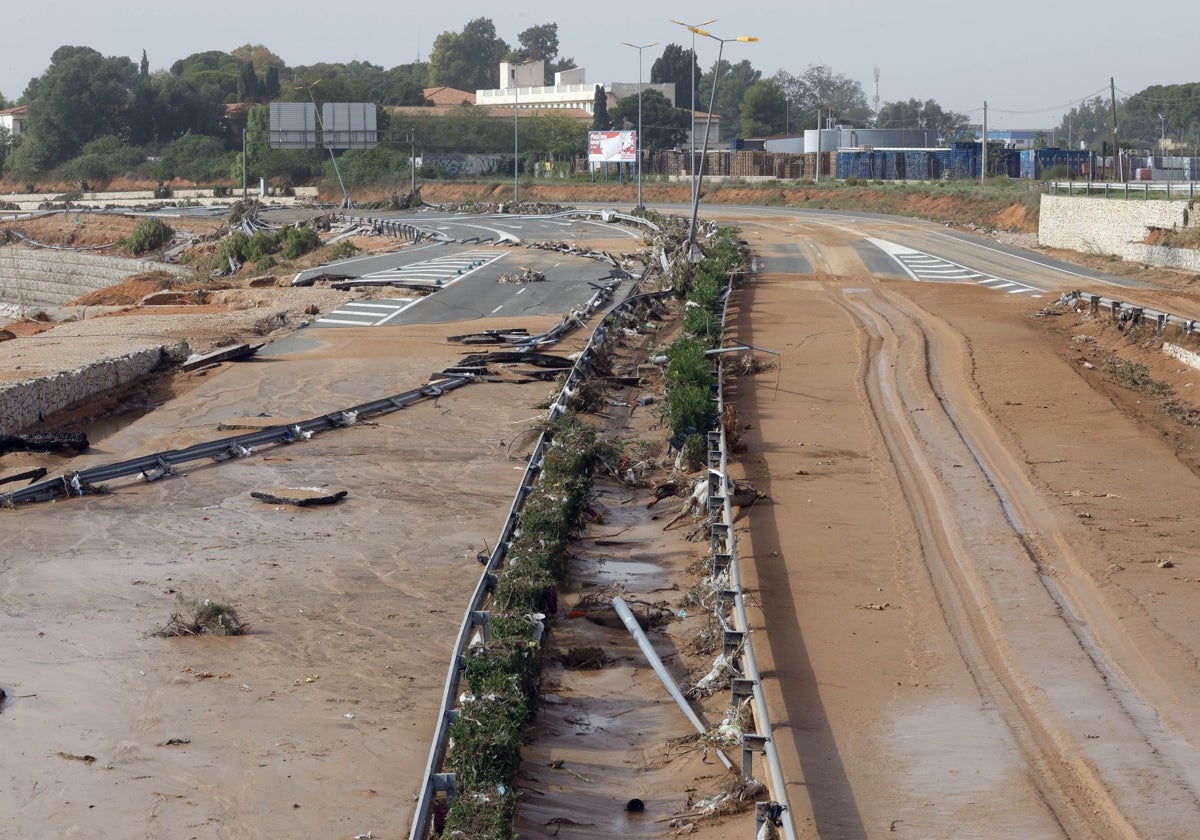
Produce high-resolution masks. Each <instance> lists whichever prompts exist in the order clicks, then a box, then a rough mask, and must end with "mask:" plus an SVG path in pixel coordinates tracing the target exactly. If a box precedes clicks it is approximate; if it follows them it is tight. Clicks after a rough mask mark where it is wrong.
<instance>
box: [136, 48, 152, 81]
mask: <svg viewBox="0 0 1200 840" xmlns="http://www.w3.org/2000/svg"><path fill="white" fill-rule="evenodd" d="M138 78H139V79H143V80H145V79H149V78H150V59H149V58H147V57H146V51H145V50H142V63H141V64H139V65H138Z"/></svg>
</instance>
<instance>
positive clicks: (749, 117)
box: [741, 79, 787, 137]
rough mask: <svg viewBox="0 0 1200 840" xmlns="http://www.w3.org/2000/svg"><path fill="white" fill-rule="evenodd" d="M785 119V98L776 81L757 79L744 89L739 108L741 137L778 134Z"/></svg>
mask: <svg viewBox="0 0 1200 840" xmlns="http://www.w3.org/2000/svg"><path fill="white" fill-rule="evenodd" d="M786 119H787V100H786V99H784V96H783V88H781V87H780V86H779V84H778V83H777V82H774V81H772V80H771V79H759V80H758V81H757V82H755V83H754V84H752V85H751V86H750V87H749V88H748V89H747V90H746V95H745V97H744V98H743V99H742V108H741V129H742V136H743V137H761V136H763V135H764V134H778V133H779V132H781V131H782V130H783V124H784V121H785V120H786Z"/></svg>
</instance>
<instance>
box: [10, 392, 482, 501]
mask: <svg viewBox="0 0 1200 840" xmlns="http://www.w3.org/2000/svg"><path fill="white" fill-rule="evenodd" d="M474 380H475V378H474V377H473V376H469V375H462V376H449V377H446V378H444V379H438V380H436V381H434V382H431V383H430V384H428V385H422V386H421V387H419V388H412V389H410V390H408V391H404V392H403V393H400V394H395V395H393V396H390V397H384V398H383V399H379V400H372V401H371V402H365V403H361V404H359V405H356V406H351V407H350V408H346V409H342V410H341V411H333V412H330V413H328V414H322V415H320V416H318V417H313V418H312V419H310V420H303V421H301V422H299V423H291V424H288V425H281V426H271V427H270V428H267V429H263V430H261V431H257V432H248V433H247V434H244V435H234V436H231V437H226V438H221V439H219V440H215V441H209V442H207V443H198V444H196V445H195V446H189V447H188V448H186V449H171V450H167V451H165V452H156V453H154V454H152V455H142V456H140V457H138V458H131V459H129V460H126V461H118V462H116V463H112V464H102V465H100V466H97V467H89V468H87V469H83V470H76V471H73V472H69V473H66V474H64V475H59V476H55V477H54V478H48V479H46V480H45V481H39V482H38V483H36V484H30V485H28V486H26V487H22V488H20V489H19V490H13V491H10V492H8V493H4V494H3V495H0V506H9V507H11V506H13V505H15V504H16V503H18V502H42V501H48V500H50V499H54V498H57V497H59V496H63V495H83V493H84V492H85V488H86V487H87V486H88V485H97V484H100V483H102V482H106V481H112V480H113V479H117V478H127V477H130V476H136V475H141V474H143V473H144V474H146V475H151V474H154V475H155V476H156V477H158V476H162V475H170V474H173V473H174V471H175V468H176V467H177V466H179V465H180V464H187V463H190V462H192V461H200V460H204V459H212V460H214V461H224V460H227V459H229V458H232V457H234V456H235V455H243V456H244V455H248V454H251V453H252V452H253V451H254V450H255V449H256V448H258V447H262V446H269V445H272V444H287V443H292V442H294V441H296V440H298V439H302V438H304V437H307V436H309V435H312V434H315V433H317V432H323V431H327V430H329V429H336V428H340V427H342V426H347V425H350V424H351V423H352V422H353V421H354V419H357V418H363V419H366V418H368V417H373V416H375V415H378V414H386V413H389V412H392V411H396V410H398V409H401V408H405V407H406V406H409V405H412V404H413V403H415V402H419V401H420V400H425V399H436V398H437V397H439V396H441V395H442V394H444V393H446V392H447V391H452V390H454V389H456V388H461V387H462V386H463V385H466V384H468V383H470V382H473V381H474Z"/></svg>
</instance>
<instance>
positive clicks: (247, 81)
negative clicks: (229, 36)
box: [237, 61, 258, 102]
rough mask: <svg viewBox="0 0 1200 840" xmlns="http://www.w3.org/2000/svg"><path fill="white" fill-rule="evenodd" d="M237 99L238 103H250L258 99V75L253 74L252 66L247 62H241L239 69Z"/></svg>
mask: <svg viewBox="0 0 1200 840" xmlns="http://www.w3.org/2000/svg"><path fill="white" fill-rule="evenodd" d="M237 97H238V102H251V101H254V100H256V99H258V74H256V73H255V72H254V65H253V64H251V63H250V62H249V61H243V62H242V66H241V68H239V71H238V80H237Z"/></svg>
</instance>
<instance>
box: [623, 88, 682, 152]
mask: <svg viewBox="0 0 1200 840" xmlns="http://www.w3.org/2000/svg"><path fill="white" fill-rule="evenodd" d="M611 115H612V124H613V127H614V128H620V129H624V130H630V129H636V128H637V124H638V97H637V94H636V93H634V94H630V95H629V96H626V97H624V98H623V99H620V100H618V102H617V104H616V106H615V107H614V108H613V110H612V112H611ZM690 124H691V117H690V115H689V114H688V112H687V111H683V110H681V109H679V108H676V107H675V106H674V105H672V104H671V102H670V100H669V99H667V98H666V97H665V96H663V95H662V94H661V93H659V92H658V91H657V90H643V91H642V148H643V149H673V148H675V147H676V146H678V145H679V144H680V143H682V142H683V141H684V140H685V139H686V138H687V131H688V126H689V125H690Z"/></svg>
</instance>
